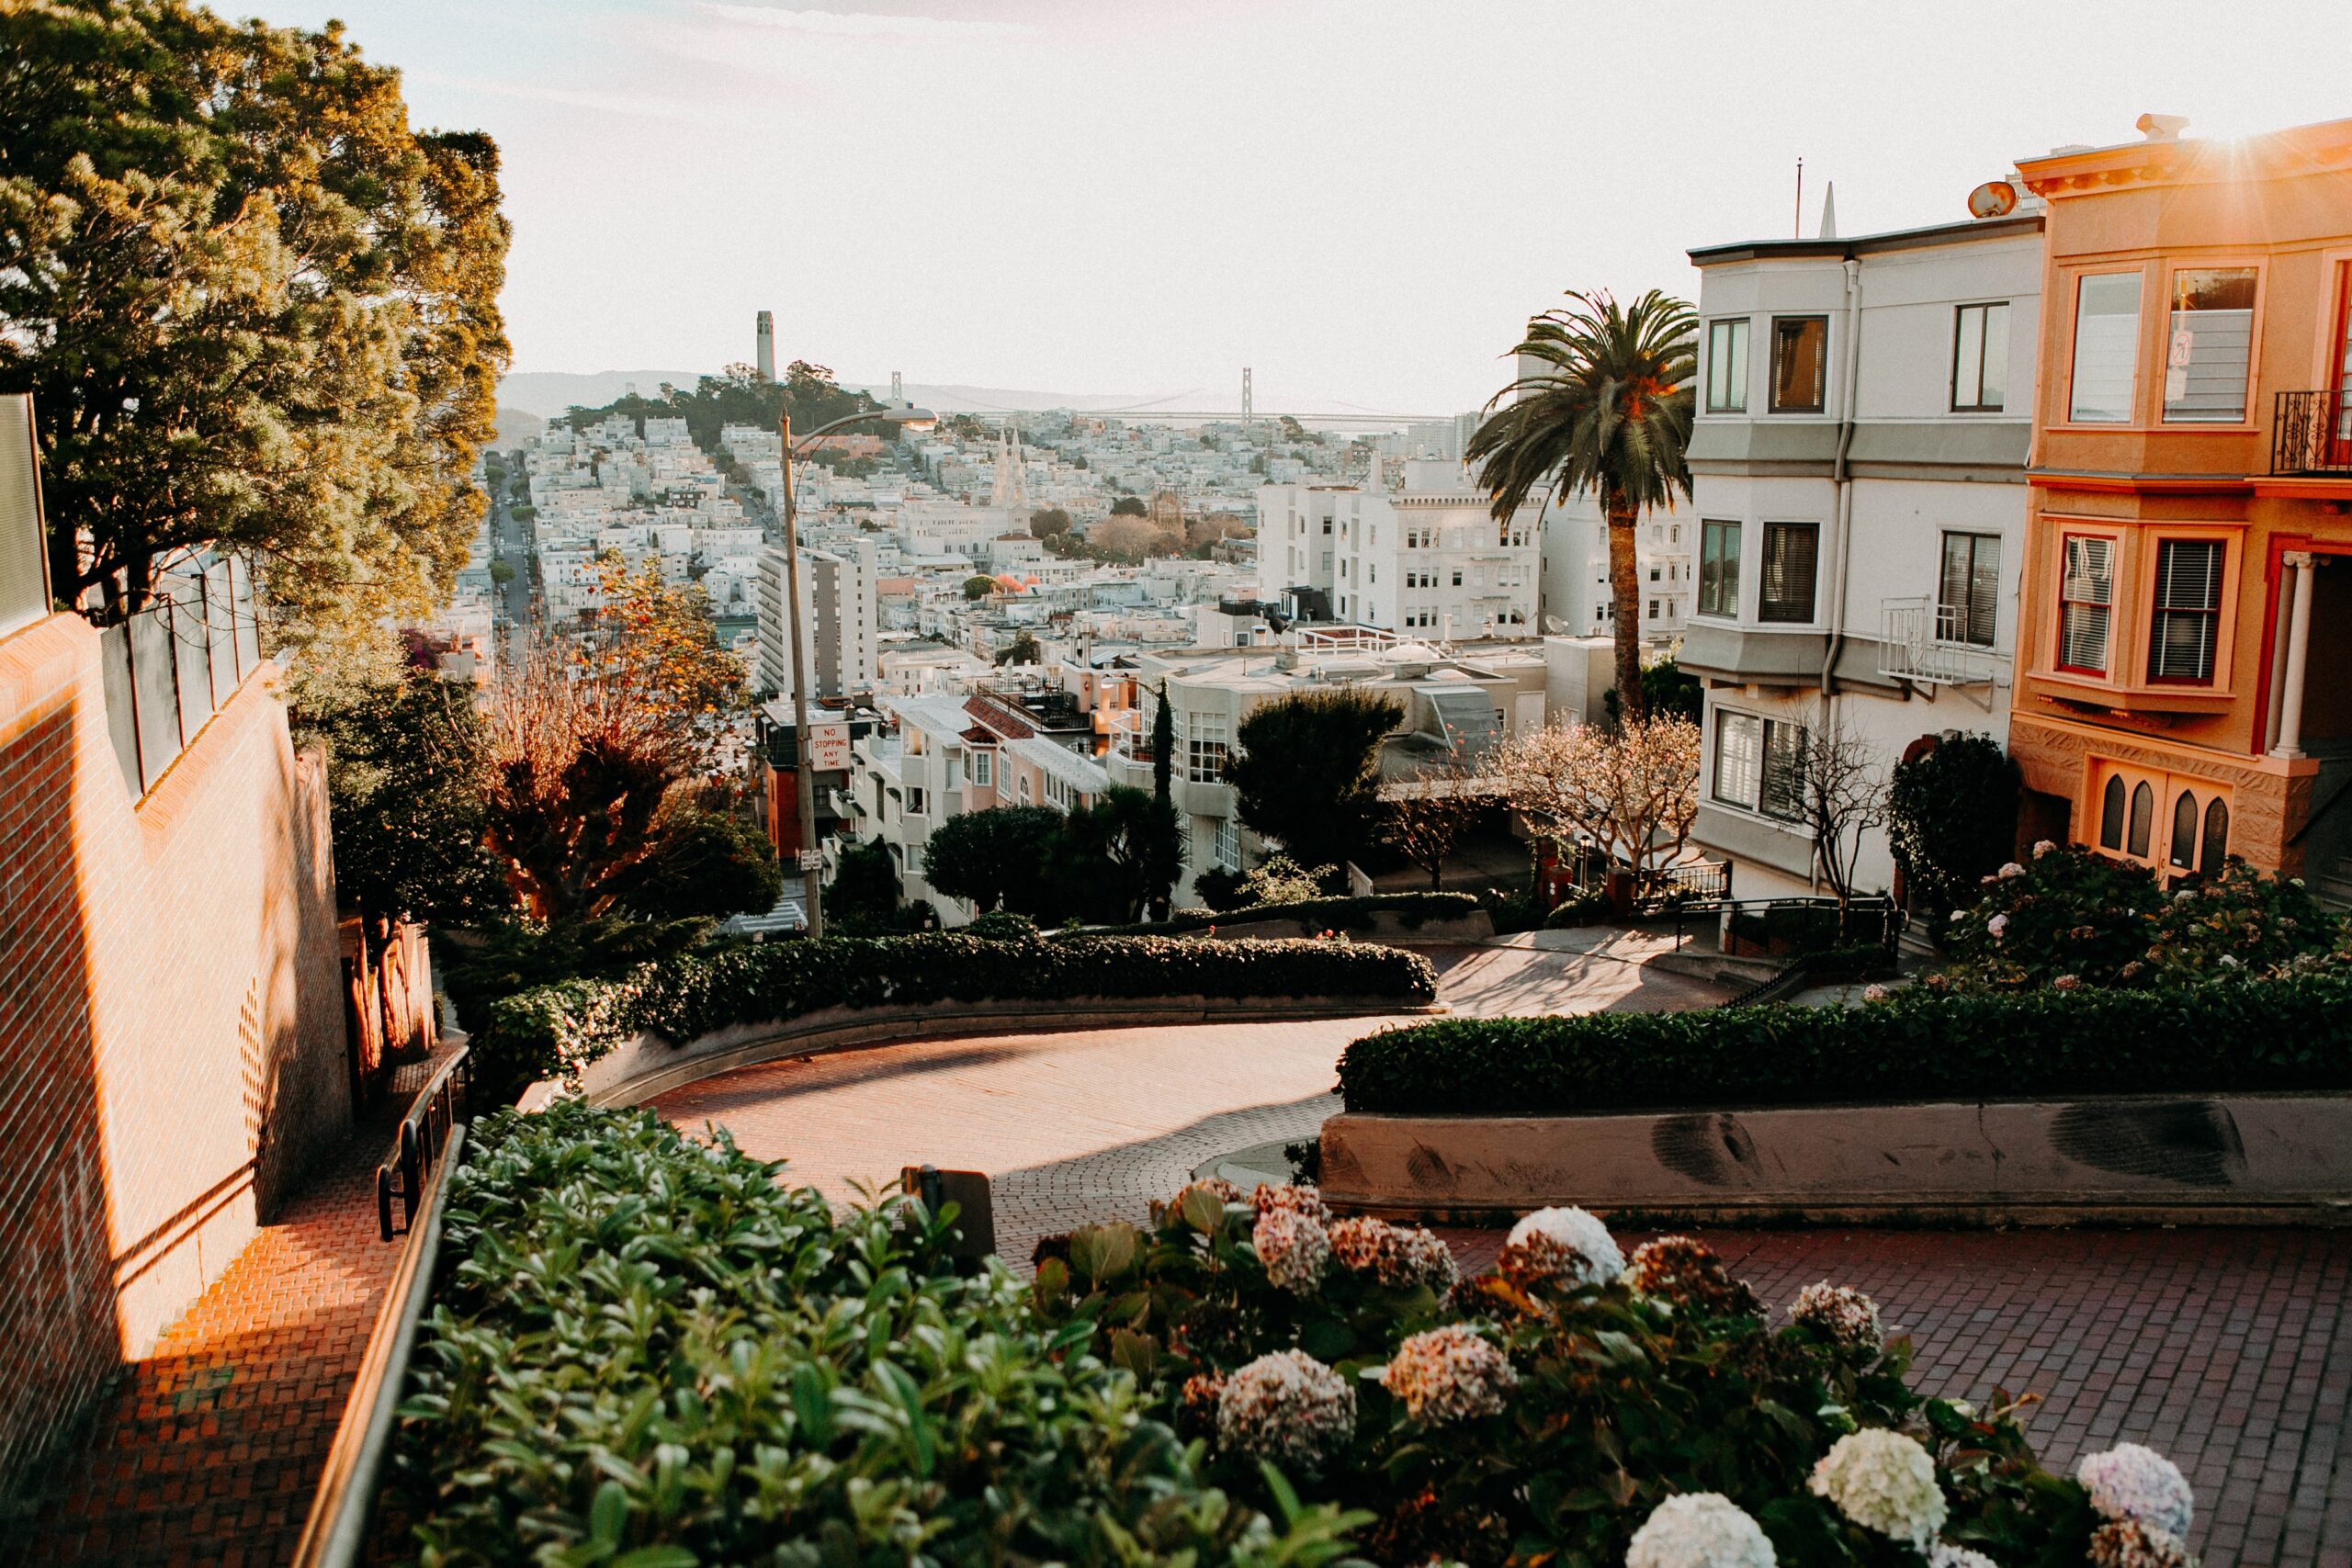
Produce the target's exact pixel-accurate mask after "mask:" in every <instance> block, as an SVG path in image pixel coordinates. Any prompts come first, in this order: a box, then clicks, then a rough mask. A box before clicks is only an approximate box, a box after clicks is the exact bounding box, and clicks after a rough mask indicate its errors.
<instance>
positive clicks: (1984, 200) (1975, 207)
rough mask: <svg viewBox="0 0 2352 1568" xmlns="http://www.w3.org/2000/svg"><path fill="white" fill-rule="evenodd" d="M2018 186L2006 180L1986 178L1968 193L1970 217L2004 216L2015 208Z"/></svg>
mask: <svg viewBox="0 0 2352 1568" xmlns="http://www.w3.org/2000/svg"><path fill="white" fill-rule="evenodd" d="M2017 205H2018V187H2017V186H2013V185H2011V184H2010V183H2009V182H2008V181H2007V180H1986V181H1985V183H1984V184H1983V185H1981V186H1977V187H1976V188H1975V189H1974V190H1973V191H1970V192H1969V193H1968V214H1969V216H1970V217H1972V218H2006V217H2007V216H2008V215H2009V214H2010V213H2012V212H2014V211H2016V210H2017Z"/></svg>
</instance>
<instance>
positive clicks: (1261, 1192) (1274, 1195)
mask: <svg viewBox="0 0 2352 1568" xmlns="http://www.w3.org/2000/svg"><path fill="white" fill-rule="evenodd" d="M1250 1205H1251V1207H1253V1208H1255V1209H1256V1210H1257V1211H1258V1217H1259V1218H1260V1219H1263V1218H1265V1217H1266V1215H1268V1214H1270V1213H1273V1212H1274V1211H1275V1210H1277V1209H1284V1210H1288V1211H1289V1212H1290V1213H1295V1214H1305V1215H1306V1217H1307V1218H1308V1219H1310V1220H1313V1221H1314V1222H1315V1223H1316V1224H1318V1225H1328V1224H1330V1223H1331V1211H1330V1210H1329V1209H1328V1208H1326V1207H1325V1206H1324V1203H1323V1194H1321V1193H1320V1192H1317V1190H1315V1189H1314V1188H1312V1187H1309V1186H1306V1184H1305V1183H1303V1182H1302V1183H1297V1184H1293V1183H1291V1182H1284V1183H1283V1185H1281V1186H1279V1187H1276V1186H1273V1185H1272V1184H1271V1183H1268V1182H1263V1181H1261V1182H1260V1183H1258V1190H1257V1191H1255V1192H1253V1193H1251V1194H1250Z"/></svg>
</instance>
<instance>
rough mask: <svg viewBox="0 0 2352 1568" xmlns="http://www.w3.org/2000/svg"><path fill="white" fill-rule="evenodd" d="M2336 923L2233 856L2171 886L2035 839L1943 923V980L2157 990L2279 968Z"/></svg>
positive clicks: (1960, 986) (1954, 984)
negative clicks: (2028, 853) (2196, 879)
mask: <svg viewBox="0 0 2352 1568" xmlns="http://www.w3.org/2000/svg"><path fill="white" fill-rule="evenodd" d="M2336 926H2337V922H2336V920H2335V917H2334V916H2332V915H2330V914H2329V913H2328V912H2327V910H2325V909H2324V908H2321V906H2320V905H2319V903H2318V901H2317V900H2316V899H2314V898H2313V897H2312V896H2311V894H2310V892H2309V891H2308V890H2306V889H2305V888H2304V886H2302V884H2301V882H2299V881H2295V880H2291V879H2281V878H2278V877H2275V876H2270V875H2267V874H2264V873H2262V872H2259V871H2256V870H2255V869H2254V868H2253V867H2251V866H2249V865H2247V864H2246V863H2245V862H2244V861H2240V860H2232V861H2230V862H2229V863H2228V864H2227V865H2225V866H2224V867H2223V868H2222V870H2221V871H2220V872H2218V873H2216V874H2213V875H2212V876H2211V877H2209V878H2207V879H2206V880H2204V881H2203V882H2202V883H2200V884H2199V885H2196V886H2183V887H2178V888H2176V889H2174V890H2173V891H2172V892H2170V893H2166V892H2165V889H2164V888H2163V887H2162V886H2159V885H2158V883H2157V881H2156V878H2155V876H2154V874H2153V873H2151V872H2148V871H2146V870H2144V869H2143V868H2141V867H2139V866H2136V865H2131V864H2127V863H2123V862H2121V861H2116V860H2110V859H2109V858H2108V857H2107V856H2105V855H2102V854H2098V853H2095V852H2092V851H2089V850H2086V849H2080V848H2073V847H2066V848H2062V847H2059V846H2056V845H2046V846H2045V845H2043V844H2037V845H2035V846H2034V854H2033V856H2032V858H2031V859H2030V861H2029V862H2028V863H2025V864H2021V865H2020V864H2017V863H2011V864H2008V865H2005V866H2003V867H2002V868H2001V869H2000V871H1999V872H1998V873H1996V874H1994V875H1992V876H1988V877H1986V878H1985V885H1984V888H1983V895H1982V897H1979V898H1978V899H1977V901H1976V903H1975V904H1974V905H1973V907H1970V908H1962V909H1956V910H1954V911H1953V913H1952V919H1951V921H1950V922H1949V923H1947V924H1946V925H1945V926H1944V927H1943V931H1942V934H1943V940H1944V946H1945V948H1946V950H1947V951H1948V952H1950V953H1951V954H1952V955H1953V958H1954V962H1953V964H1951V968H1950V969H1949V970H1947V971H1946V972H1945V974H1944V975H1943V976H1941V977H1940V982H1941V987H1943V988H1946V989H1950V990H1959V991H2015V990H2025V989H2030V988H2031V987H2038V986H2045V985H2055V984H2057V983H2058V982H2060V981H2065V982H2067V984H2066V985H2064V986H2061V987H2060V988H2061V989H2072V988H2074V987H2078V986H2129V987H2143V988H2144V987H2162V986H2177V985H2185V984H2193V983H2195V982H2197V981H2200V980H2209V979H2216V978H2226V977H2229V976H2239V977H2245V976H2257V975H2265V974H2275V973H2277V972H2278V971H2280V970H2282V969H2284V968H2286V967H2287V966H2289V965H2290V964H2293V963H2294V962H2295V960H2296V959H2297V958H2298V957H2299V956H2301V957H2312V956H2315V955H2317V954H2319V953H2324V952H2325V951H2326V949H2327V947H2328V945H2329V943H2330V942H2332V941H2333V940H2334V939H2335V931H2336Z"/></svg>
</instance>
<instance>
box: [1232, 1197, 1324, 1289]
mask: <svg viewBox="0 0 2352 1568" xmlns="http://www.w3.org/2000/svg"><path fill="white" fill-rule="evenodd" d="M1250 1245H1251V1246H1252V1247H1255V1248H1256V1249H1257V1253H1258V1261H1259V1263H1260V1264H1261V1265H1262V1266H1263V1267H1264V1269H1265V1270H1266V1278H1267V1280H1270V1281H1271V1282H1272V1283H1273V1284H1275V1285H1277V1286H1279V1287H1281V1288H1282V1289H1283V1290H1285V1291H1288V1292H1290V1293H1291V1294H1293V1295H1295V1296H1304V1295H1308V1294H1311V1293H1312V1292H1314V1290H1315V1287H1316V1285H1317V1283H1319V1282H1320V1281H1321V1280H1322V1278H1323V1270H1324V1269H1325V1268H1327V1267H1328V1266H1329V1263H1330V1261H1331V1238H1330V1236H1329V1234H1328V1233H1327V1232H1325V1230H1324V1229H1323V1227H1322V1226H1321V1225H1319V1224H1317V1223H1316V1222H1315V1220H1314V1219H1313V1218H1312V1217H1311V1216H1309V1215H1307V1214H1306V1213H1301V1212H1300V1211H1298V1210H1296V1209H1269V1210H1267V1211H1266V1212H1265V1213H1262V1214H1261V1215H1259V1216H1258V1224H1257V1225H1256V1226H1255V1227H1254V1228H1253V1229H1252V1230H1251V1231H1250Z"/></svg>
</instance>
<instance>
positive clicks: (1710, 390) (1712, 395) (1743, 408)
mask: <svg viewBox="0 0 2352 1568" xmlns="http://www.w3.org/2000/svg"><path fill="white" fill-rule="evenodd" d="M1707 412H1709V413H1746V412H1747V317H1745V316H1736V317H1734V318H1732V319H1731V320H1729V321H1711V322H1709V323H1708V324H1707Z"/></svg>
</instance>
